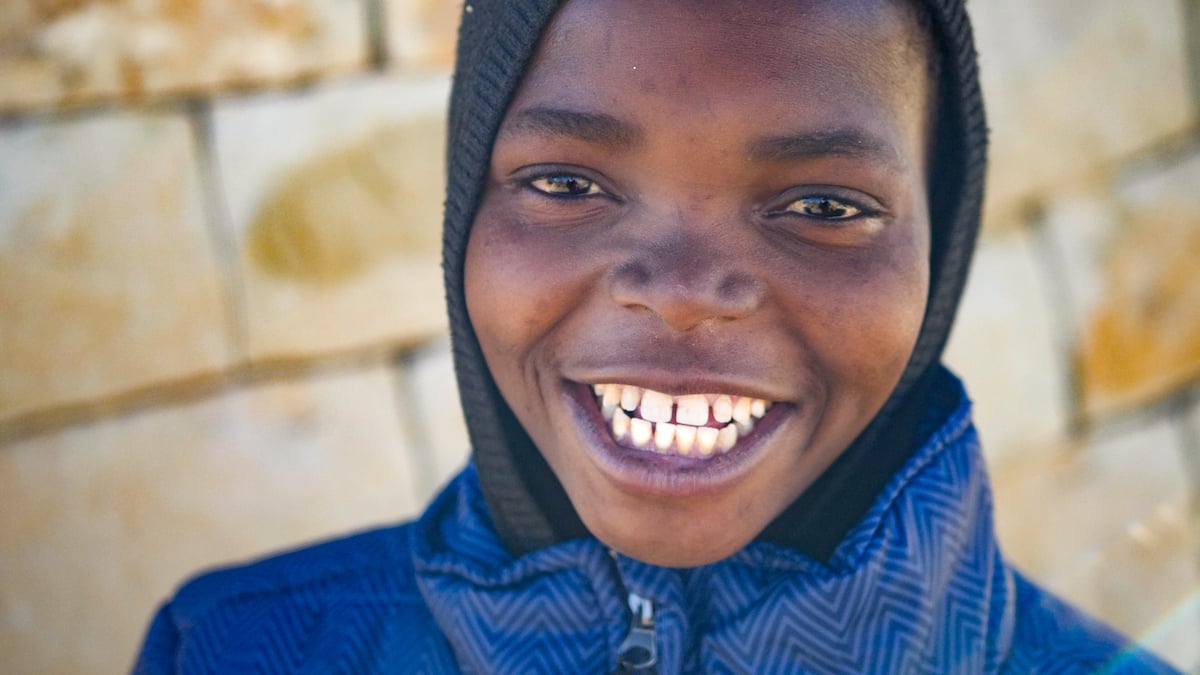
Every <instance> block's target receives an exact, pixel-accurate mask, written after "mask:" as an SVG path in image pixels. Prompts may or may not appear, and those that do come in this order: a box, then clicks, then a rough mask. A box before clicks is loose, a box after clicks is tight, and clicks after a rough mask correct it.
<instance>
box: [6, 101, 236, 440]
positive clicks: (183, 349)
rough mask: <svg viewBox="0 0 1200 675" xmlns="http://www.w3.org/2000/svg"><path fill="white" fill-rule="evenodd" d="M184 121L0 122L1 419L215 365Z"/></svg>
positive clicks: (216, 327)
mask: <svg viewBox="0 0 1200 675" xmlns="http://www.w3.org/2000/svg"><path fill="white" fill-rule="evenodd" d="M222 283H223V282H222V280H221V278H220V277H219V275H218V268H217V264H216V262H215V260H214V259H213V255H212V250H211V246H210V237H209V235H208V233H207V232H206V225H205V222H204V212H203V207H202V203H201V197H200V188H199V181H198V176H197V170H196V150H195V147H194V145H193V143H192V136H191V132H190V130H189V126H188V123H187V121H186V119H184V118H182V117H180V116H175V115H137V114H112V115H104V116H100V117H93V118H88V119H81V120H77V121H63V122H51V123H46V124H26V125H20V126H13V127H10V128H7V129H5V130H3V131H0V425H2V424H3V422H4V421H5V420H11V419H12V418H14V417H17V416H21V415H24V414H28V413H32V412H36V411H42V410H45V409H48V408H54V407H56V406H61V405H67V404H77V403H80V402H86V401H91V400H95V399H99V398H103V397H106V396H110V395H112V394H115V393H119V392H124V391H129V390H131V389H137V388H143V387H148V386H151V385H155V384H158V383H162V382H164V381H168V380H175V379H182V378H188V377H191V376H194V375H197V374H200V373H205V372H211V371H213V370H215V369H220V368H222V367H224V366H226V365H227V364H228V363H229V362H230V360H231V354H230V347H229V344H228V340H227V332H228V330H227V325H226V312H225V307H224V305H223V300H222V293H223V291H222Z"/></svg>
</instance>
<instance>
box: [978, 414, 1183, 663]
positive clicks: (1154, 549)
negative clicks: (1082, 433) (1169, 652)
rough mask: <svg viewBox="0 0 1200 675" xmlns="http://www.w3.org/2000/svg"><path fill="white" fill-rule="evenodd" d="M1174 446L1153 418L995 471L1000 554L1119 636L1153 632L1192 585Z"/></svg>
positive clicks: (1034, 453) (1173, 432)
mask: <svg viewBox="0 0 1200 675" xmlns="http://www.w3.org/2000/svg"><path fill="white" fill-rule="evenodd" d="M1179 438H1180V436H1179V433H1178V429H1177V428H1176V427H1175V425H1174V423H1173V422H1172V421H1171V420H1169V419H1158V420H1154V421H1149V422H1144V423H1142V424H1140V425H1139V426H1135V427H1131V428H1128V427H1127V428H1119V429H1109V430H1107V432H1106V435H1105V436H1103V437H1099V438H1093V439H1091V440H1089V441H1087V442H1083V443H1079V444H1077V445H1073V446H1050V447H1041V448H1028V449H1026V451H1025V452H1024V453H1022V454H1020V455H1014V456H1012V457H1010V458H1007V459H1006V460H1005V461H1004V462H1001V463H998V464H997V465H996V466H995V467H994V469H993V476H994V481H993V484H994V487H995V492H996V521H997V529H998V532H999V536H1000V541H1001V544H1002V546H1003V547H1004V549H1005V551H1006V554H1007V555H1008V556H1009V557H1010V558H1011V559H1012V560H1013V561H1014V562H1015V563H1016V564H1017V565H1018V566H1019V567H1020V568H1022V569H1023V570H1024V571H1026V572H1028V573H1029V575H1030V576H1031V577H1033V578H1034V579H1036V580H1038V581H1039V582H1041V583H1043V584H1045V585H1046V586H1047V587H1049V588H1051V589H1053V590H1055V591H1057V592H1059V593H1061V594H1062V595H1064V596H1065V597H1066V598H1068V599H1069V600H1070V601H1072V602H1074V603H1077V604H1079V605H1080V606H1082V607H1084V608H1085V609H1087V610H1088V611H1090V612H1093V613H1095V614H1097V615H1099V616H1101V617H1102V618H1104V619H1105V620H1107V621H1109V622H1111V623H1112V624H1114V625H1115V626H1117V627H1118V628H1120V629H1121V630H1124V631H1127V632H1130V633H1133V634H1138V635H1149V634H1150V633H1151V632H1153V631H1154V630H1155V629H1156V628H1161V627H1162V625H1163V622H1164V621H1168V620H1170V619H1171V618H1172V617H1175V616H1176V615H1177V610H1178V608H1179V605H1180V604H1181V603H1182V602H1184V601H1185V600H1188V599H1189V598H1190V594H1191V593H1192V592H1193V591H1194V589H1195V588H1196V585H1197V584H1198V583H1200V566H1198V565H1197V557H1196V556H1197V550H1200V529H1198V526H1200V521H1197V519H1196V514H1195V513H1192V512H1190V511H1189V502H1188V497H1189V489H1190V487H1189V486H1188V484H1187V480H1186V476H1187V474H1186V472H1185V471H1184V468H1183V458H1182V455H1181V452H1182V450H1181V447H1180V444H1179ZM1170 637H1171V636H1170V635H1160V636H1158V639H1160V640H1162V641H1163V642H1164V644H1165V643H1168V642H1171V640H1170V639H1169V638H1170ZM1172 644H1174V643H1173V642H1172ZM1172 649H1177V648H1176V647H1172ZM1182 656H1186V654H1181V657H1182ZM1186 665H1188V666H1189V667H1190V666H1192V665H1196V664H1195V663H1191V664H1186Z"/></svg>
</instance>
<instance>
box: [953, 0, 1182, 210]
mask: <svg viewBox="0 0 1200 675" xmlns="http://www.w3.org/2000/svg"><path fill="white" fill-rule="evenodd" d="M1182 4H1183V3H1180V2H1176V1H1175V0H1146V1H1145V2H1138V3H1130V2H1124V1H1122V0H1054V1H1052V2H1046V1H1044V0H1008V1H1005V0H971V1H970V2H969V3H968V5H969V10H970V12H971V14H972V18H973V20H974V26H975V31H976V36H977V42H978V48H979V53H980V68H981V76H982V78H983V87H984V93H985V95H986V98H987V104H988V114H989V123H990V125H991V126H992V130H993V136H992V146H991V147H992V162H991V167H990V175H989V185H988V196H987V200H988V201H987V206H986V211H987V218H986V220H987V222H989V223H995V224H1001V223H1004V222H1012V221H1013V220H1015V219H1018V218H1019V216H1020V212H1021V211H1022V210H1023V209H1024V206H1025V204H1026V203H1028V202H1029V201H1030V200H1036V199H1040V198H1043V197H1046V196H1049V195H1052V194H1053V193H1054V192H1055V191H1056V190H1058V189H1060V188H1062V186H1063V185H1066V184H1071V183H1073V182H1075V181H1077V180H1079V179H1080V177H1082V176H1088V175H1094V174H1095V173H1096V172H1097V171H1099V172H1104V171H1106V170H1111V169H1112V167H1113V166H1114V165H1115V164H1119V162H1120V160H1121V159H1123V158H1126V157H1128V156H1130V155H1132V154H1135V153H1137V152H1138V151H1140V150H1143V149H1145V148H1147V147H1150V146H1152V145H1154V144H1155V143H1157V142H1159V141H1161V140H1162V139H1163V138H1165V137H1169V136H1171V135H1173V134H1178V133H1180V132H1183V131H1186V130H1187V129H1188V128H1189V127H1190V126H1191V125H1194V124H1195V123H1196V119H1197V117H1196V116H1197V110H1196V107H1195V104H1194V102H1193V101H1192V99H1191V96H1190V91H1189V86H1188V84H1189V83H1188V77H1189V73H1188V56H1187V43H1186V40H1185V35H1184V30H1183V28H1182V26H1183V25H1184V24H1183V17H1182V11H1183V8H1182Z"/></svg>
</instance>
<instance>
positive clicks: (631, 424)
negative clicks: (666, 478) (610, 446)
mask: <svg viewBox="0 0 1200 675" xmlns="http://www.w3.org/2000/svg"><path fill="white" fill-rule="evenodd" d="M610 430H611V431H612V435H613V438H614V439H616V440H617V441H618V442H627V443H629V444H631V445H633V446H634V447H635V448H637V449H639V450H643V451H645V452H656V453H658V454H663V455H680V456H683V457H712V456H715V455H717V454H724V453H727V452H729V451H730V450H732V449H733V447H734V446H735V445H737V442H738V440H739V439H740V438H741V436H743V435H744V434H746V433H749V432H750V428H749V426H743V425H740V424H738V423H737V422H730V423H729V424H726V425H725V426H723V427H721V428H719V429H718V428H716V427H694V426H691V425H688V424H672V423H670V422H650V421H647V420H644V419H642V418H640V417H630V416H629V415H628V414H627V413H626V412H625V411H624V410H623V409H621V408H617V409H616V410H614V411H613V414H612V422H611V424H610Z"/></svg>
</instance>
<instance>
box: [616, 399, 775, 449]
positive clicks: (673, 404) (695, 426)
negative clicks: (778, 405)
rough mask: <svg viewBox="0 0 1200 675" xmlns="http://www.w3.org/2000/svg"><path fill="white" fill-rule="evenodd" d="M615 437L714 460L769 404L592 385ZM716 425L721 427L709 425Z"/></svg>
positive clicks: (637, 443) (762, 401)
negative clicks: (712, 423)
mask: <svg viewBox="0 0 1200 675" xmlns="http://www.w3.org/2000/svg"><path fill="white" fill-rule="evenodd" d="M592 390H593V392H594V393H595V395H596V398H597V400H598V402H599V404H600V410H601V412H602V413H603V415H604V419H605V420H607V421H609V422H610V423H611V427H612V434H613V437H614V438H615V439H616V440H618V441H628V442H630V443H632V444H633V445H634V446H636V447H638V448H641V449H643V450H649V451H657V452H659V453H663V454H678V455H683V456H700V457H709V456H712V455H714V454H715V452H716V451H717V450H720V451H721V452H722V453H724V452H728V451H729V450H731V449H732V448H733V446H734V445H736V444H737V441H738V439H739V438H740V437H741V436H744V435H746V434H748V433H750V431H751V430H753V428H754V421H755V420H757V419H761V418H762V417H763V416H764V415H766V413H767V410H768V409H769V408H770V407H771V403H770V402H769V401H765V400H763V399H759V398H748V397H745V396H731V395H728V394H689V395H686V396H671V395H669V394H664V393H662V392H658V391H654V390H652V389H643V388H641V387H635V386H632V385H625V384H597V385H593V387H592ZM710 422H715V423H716V425H717V426H709V424H710Z"/></svg>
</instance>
